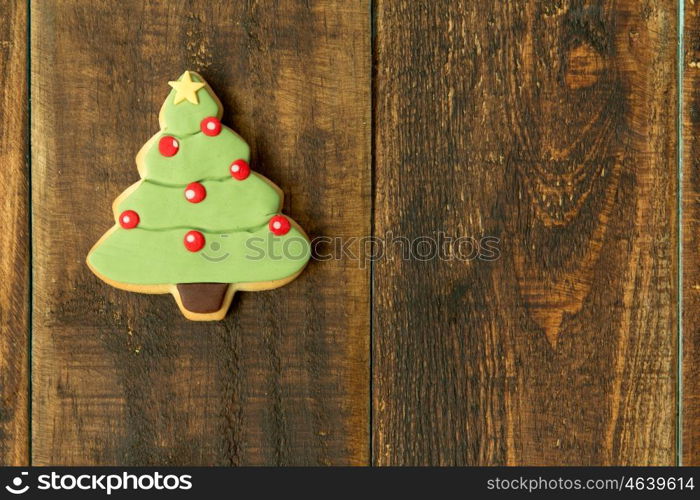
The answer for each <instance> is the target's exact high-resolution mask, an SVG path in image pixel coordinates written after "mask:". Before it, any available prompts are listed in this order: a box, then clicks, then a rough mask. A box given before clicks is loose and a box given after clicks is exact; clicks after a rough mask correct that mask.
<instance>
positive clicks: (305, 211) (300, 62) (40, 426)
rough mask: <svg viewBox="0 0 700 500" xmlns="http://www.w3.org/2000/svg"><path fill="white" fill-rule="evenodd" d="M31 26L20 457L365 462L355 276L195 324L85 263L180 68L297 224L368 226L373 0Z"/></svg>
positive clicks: (365, 277)
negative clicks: (190, 74)
mask: <svg viewBox="0 0 700 500" xmlns="http://www.w3.org/2000/svg"><path fill="white" fill-rule="evenodd" d="M31 24H32V30H31V33H32V40H31V50H32V57H31V66H32V72H31V75H32V99H33V102H32V117H31V118H32V137H33V154H32V158H33V165H32V193H33V200H34V203H33V214H34V236H33V242H34V306H33V310H34V322H33V357H32V366H33V387H34V390H33V412H32V422H33V427H32V429H33V432H32V434H33V448H32V454H33V462H34V464H36V465H44V464H66V465H68V464H223V465H228V464H231V465H238V464H270V465H276V464H311V465H313V464H323V465H325V464H335V465H341V464H367V463H368V462H369V421H368V415H369V318H370V313H369V272H368V270H367V269H366V268H364V269H363V268H361V267H359V266H358V265H357V263H356V262H350V261H347V260H346V261H338V260H333V261H327V262H322V263H312V264H311V265H310V266H309V267H308V268H307V270H306V271H305V272H304V274H303V275H302V277H301V278H300V279H298V280H296V281H295V282H294V283H292V284H291V285H289V286H286V287H284V288H282V289H279V290H275V291H270V292H262V293H257V294H256V293H242V294H240V295H239V296H238V297H237V298H236V299H235V300H234V303H233V306H232V311H231V313H230V314H229V316H228V317H227V319H226V320H225V321H222V322H213V323H194V322H190V321H187V320H185V319H184V318H183V317H181V316H180V314H179V312H178V310H177V307H176V305H175V303H174V301H173V300H172V298H171V297H170V296H144V295H138V294H133V293H127V292H123V291H119V290H116V289H113V288H110V287H108V286H107V285H105V284H104V283H102V282H100V281H99V280H97V279H96V278H95V276H93V275H92V274H91V273H90V271H89V270H88V269H87V267H86V266H85V264H84V259H85V255H86V253H87V251H88V249H89V248H90V246H91V245H92V244H93V243H94V242H95V241H96V240H97V238H99V237H100V235H101V234H102V233H103V232H104V231H105V230H106V229H107V228H108V227H109V226H111V225H112V223H113V220H112V215H111V209H110V203H111V200H112V199H113V198H115V197H116V196H117V195H118V194H119V193H120V192H121V191H122V190H124V189H126V187H128V186H129V185H130V184H131V183H132V182H134V181H135V180H137V179H138V177H137V172H136V167H135V164H134V156H135V155H136V152H137V151H138V150H139V148H140V147H141V145H142V144H143V143H144V142H145V141H146V140H147V139H148V138H149V137H150V136H151V135H152V134H154V133H155V132H156V131H157V130H158V124H157V114H158V110H159V108H160V105H161V103H162V101H163V99H164V98H165V96H166V95H167V93H168V91H169V87H168V86H167V81H168V80H172V79H173V78H176V77H177V76H178V75H179V74H180V73H181V72H182V71H183V70H184V69H191V70H196V71H198V72H200V73H201V74H202V75H203V76H204V77H205V78H207V80H208V81H209V83H210V84H211V85H212V87H213V88H214V89H215V91H216V92H217V93H218V95H219V97H220V98H221V100H222V102H223V104H224V107H225V114H224V120H223V121H224V123H226V124H227V125H230V126H232V127H233V128H234V129H235V130H237V131H238V132H239V133H241V135H242V136H243V137H244V138H245V139H246V140H247V141H248V142H249V143H250V144H251V147H252V150H253V164H252V166H253V168H254V169H256V170H257V171H259V172H261V173H262V174H264V175H265V176H267V177H269V178H270V179H272V180H273V181H275V182H276V183H277V184H278V185H280V187H281V188H282V189H283V190H284V192H285V211H286V213H289V214H290V215H291V216H292V217H294V219H295V220H297V221H298V222H299V223H300V224H301V226H302V227H304V228H305V229H306V230H307V231H308V232H309V234H310V235H311V236H317V235H329V236H355V235H358V236H359V235H364V234H368V232H369V230H370V221H371V214H370V203H371V193H370V188H371V184H370V183H371V162H370V135H369V134H370V105H371V103H370V96H371V88H370V77H371V69H370V59H369V57H368V55H369V53H370V32H369V30H370V23H369V4H368V2H366V1H364V0H353V1H347V0H337V1H310V2H286V1H285V2H276V3H275V8H269V6H267V5H266V4H265V3H264V2H208V1H200V2H186V3H172V2H167V3H165V2H163V3H161V2H156V3H150V2H149V3H144V2H141V1H140V0H129V1H121V2H111V1H104V0H102V1H95V0H90V1H88V0H71V1H65V2H32V11H31ZM17 84H21V79H20V80H18V81H17ZM19 97H21V95H20V94H19V93H17V94H16V97H15V98H13V97H7V96H5V98H6V99H9V100H10V101H14V100H15V99H16V98H19ZM20 117H21V115H20ZM17 121H18V126H21V119H19V118H17ZM20 158H21V155H20ZM17 168H21V164H18V166H17ZM20 203H21V198H20ZM18 231H19V229H18ZM19 272H20V273H21V272H22V271H21V269H20V270H19ZM18 308H20V309H19V310H18V311H15V314H17V315H18V317H19V316H21V313H22V311H21V303H18ZM20 340H21V336H20Z"/></svg>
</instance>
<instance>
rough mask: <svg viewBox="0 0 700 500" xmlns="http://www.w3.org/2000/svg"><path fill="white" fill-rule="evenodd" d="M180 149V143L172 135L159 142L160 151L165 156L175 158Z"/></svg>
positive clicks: (162, 138) (165, 136)
mask: <svg viewBox="0 0 700 500" xmlns="http://www.w3.org/2000/svg"><path fill="white" fill-rule="evenodd" d="M179 149H180V143H179V142H178V140H177V139H175V138H174V137H173V136H172V135H164V136H163V137H161V138H160V141H158V151H160V154H162V155H163V156H168V157H170V156H175V155H176V154H177V152H178V151H179Z"/></svg>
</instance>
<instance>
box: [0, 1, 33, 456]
mask: <svg viewBox="0 0 700 500" xmlns="http://www.w3.org/2000/svg"><path fill="white" fill-rule="evenodd" d="M0 11H2V13H3V15H2V18H0V89H2V91H0V123H2V126H0V185H1V186H2V196H0V212H1V213H2V215H3V221H4V222H3V234H2V237H1V238H0V276H2V279H0V465H27V464H28V463H29V427H28V424H29V418H28V417H29V413H28V404H29V377H28V368H29V242H30V237H29V200H28V196H29V189H28V186H29V168H28V164H27V151H28V134H27V132H28V121H27V117H28V113H27V102H28V101H27V9H26V2H17V1H14V0H0Z"/></svg>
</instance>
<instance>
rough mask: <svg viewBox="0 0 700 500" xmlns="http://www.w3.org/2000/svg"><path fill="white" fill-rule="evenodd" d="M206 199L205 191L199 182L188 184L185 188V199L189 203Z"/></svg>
mask: <svg viewBox="0 0 700 500" xmlns="http://www.w3.org/2000/svg"><path fill="white" fill-rule="evenodd" d="M206 197H207V190H206V189H205V188H204V186H202V185H201V184H200V183H199V182H193V183H191V184H188V185H187V187H186V188H185V199H186V200H187V201H189V202H190V203H199V202H200V201H202V200H203V199H204V198H206Z"/></svg>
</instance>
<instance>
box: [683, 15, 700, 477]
mask: <svg viewBox="0 0 700 500" xmlns="http://www.w3.org/2000/svg"><path fill="white" fill-rule="evenodd" d="M686 4H687V5H686V10H685V37H684V38H685V53H684V58H683V63H684V64H683V69H684V81H683V91H684V92H683V139H684V141H683V142H684V144H683V339H684V342H683V429H682V433H683V434H682V436H683V445H682V446H683V464H685V465H700V258H698V255H699V254H698V252H699V251H700V2H686Z"/></svg>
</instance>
